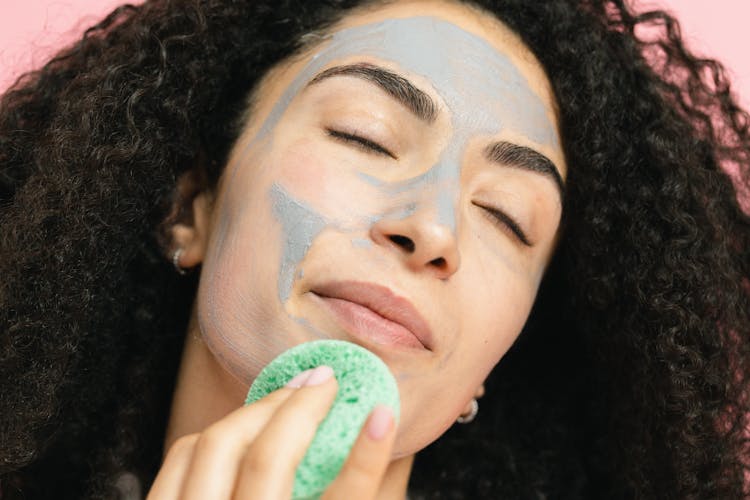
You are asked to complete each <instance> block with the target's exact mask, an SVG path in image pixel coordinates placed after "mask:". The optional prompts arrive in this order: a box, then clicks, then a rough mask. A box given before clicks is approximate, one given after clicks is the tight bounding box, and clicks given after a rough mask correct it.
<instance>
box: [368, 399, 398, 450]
mask: <svg viewBox="0 0 750 500" xmlns="http://www.w3.org/2000/svg"><path fill="white" fill-rule="evenodd" d="M392 426H393V412H391V409H390V408H389V407H388V406H384V405H380V406H377V407H376V408H375V409H374V410H373V411H372V413H371V414H370V419H369V420H368V421H367V435H368V436H370V439H373V440H375V441H380V440H381V439H383V438H384V437H385V436H386V434H388V432H389V431H390V430H391V427H392Z"/></svg>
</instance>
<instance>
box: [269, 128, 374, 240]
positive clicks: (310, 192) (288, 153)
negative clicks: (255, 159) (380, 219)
mask: <svg viewBox="0 0 750 500" xmlns="http://www.w3.org/2000/svg"><path fill="white" fill-rule="evenodd" d="M336 149H337V148H331V147H325V146H322V145H321V144H320V142H318V141H312V140H310V141H299V142H297V143H296V144H294V145H293V146H291V147H289V148H288V149H286V150H285V151H284V152H283V154H281V155H279V156H277V157H276V158H273V159H272V160H271V161H272V162H273V166H274V168H275V169H276V172H277V173H278V176H277V177H276V178H277V182H279V183H280V184H281V185H283V187H284V189H285V190H286V191H287V192H288V193H289V194H290V195H291V196H293V197H294V198H295V199H297V200H300V201H301V202H304V203H306V204H308V205H310V206H312V207H315V210H316V211H317V212H318V213H319V214H320V215H321V216H322V217H324V218H325V219H327V220H330V221H335V222H337V223H338V224H342V225H344V226H348V225H358V224H362V223H366V222H367V221H368V220H370V219H371V217H373V216H374V215H375V214H377V213H378V212H379V211H381V209H382V205H383V202H384V201H385V197H384V195H383V193H382V192H381V191H380V190H378V189H377V188H376V187H374V186H372V185H369V184H368V183H367V182H366V181H365V180H364V178H363V177H362V176H361V172H362V165H360V164H357V163H356V161H355V162H353V161H352V160H351V158H342V157H341V155H340V153H339V152H338V151H336ZM361 161H363V162H365V161H367V160H366V159H362V160H361Z"/></svg>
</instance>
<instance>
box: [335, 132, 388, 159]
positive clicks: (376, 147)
mask: <svg viewBox="0 0 750 500" xmlns="http://www.w3.org/2000/svg"><path fill="white" fill-rule="evenodd" d="M326 132H328V135H329V136H330V137H333V138H334V139H336V140H339V141H341V142H344V143H347V144H349V145H352V146H354V147H356V148H358V149H361V150H363V151H364V152H366V153H370V154H372V153H375V154H379V155H386V156H390V157H391V158H393V159H394V160H398V158H397V157H396V155H394V154H393V153H391V152H390V151H388V150H387V149H386V148H384V147H383V146H381V145H380V144H378V143H377V142H374V141H371V140H370V139H366V138H364V137H361V136H359V135H356V134H350V133H348V132H342V131H340V130H334V129H331V128H328V129H326Z"/></svg>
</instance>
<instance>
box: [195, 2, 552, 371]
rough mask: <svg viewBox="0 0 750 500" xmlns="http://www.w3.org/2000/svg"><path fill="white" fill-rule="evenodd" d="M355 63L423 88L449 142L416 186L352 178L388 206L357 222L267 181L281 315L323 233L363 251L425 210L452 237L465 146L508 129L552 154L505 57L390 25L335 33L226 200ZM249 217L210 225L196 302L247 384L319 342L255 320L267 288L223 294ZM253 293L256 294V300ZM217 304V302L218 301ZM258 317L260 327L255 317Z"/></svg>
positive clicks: (456, 34) (537, 107) (246, 211)
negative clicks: (325, 80) (301, 110)
mask: <svg viewBox="0 0 750 500" xmlns="http://www.w3.org/2000/svg"><path fill="white" fill-rule="evenodd" d="M360 55H361V56H364V57H366V58H369V59H377V60H383V61H387V62H389V63H391V64H392V65H394V66H395V67H397V68H400V69H401V70H403V71H404V72H408V73H410V74H413V75H418V76H419V77H422V78H424V79H425V80H426V81H428V82H430V84H431V85H432V86H433V89H434V91H435V92H436V93H437V94H438V95H439V97H440V98H441V99H442V100H443V102H444V105H445V107H446V108H447V111H448V113H449V116H450V125H451V136H450V139H449V141H448V143H447V145H446V146H445V147H444V148H443V150H442V151H441V152H440V155H439V158H438V160H437V161H436V162H435V163H434V164H433V165H431V166H429V168H426V169H425V171H424V172H423V173H422V174H420V175H418V176H416V177H412V178H409V179H405V180H400V181H397V182H387V181H384V180H382V179H380V178H378V177H377V176H374V175H370V174H365V173H364V172H360V173H359V174H358V181H359V182H360V183H361V184H362V185H364V186H367V189H370V190H374V191H376V192H377V193H378V195H379V196H381V197H383V198H385V199H388V200H391V203H389V204H388V206H389V210H388V211H387V212H385V213H365V214H361V216H360V217H354V218H352V219H350V220H347V221H345V222H343V221H340V220H337V219H336V218H332V217H330V216H329V215H327V214H323V213H321V212H320V211H319V210H318V209H317V208H316V207H315V206H313V204H311V203H310V202H309V201H308V200H303V199H298V198H297V197H295V195H294V194H293V193H292V192H291V191H290V190H289V189H287V186H285V185H284V184H283V182H273V183H272V184H271V185H270V187H268V189H267V192H266V200H265V202H266V203H269V204H270V205H271V212H272V214H273V217H274V219H275V220H276V222H277V223H278V224H279V225H280V226H281V230H280V232H281V235H282V241H280V242H277V243H275V245H277V248H278V250H279V255H278V269H277V270H276V273H275V278H276V280H275V283H273V284H272V286H273V287H274V288H275V289H274V292H275V293H274V296H275V298H276V301H277V303H276V304H273V307H276V308H280V309H279V310H283V309H284V308H285V305H286V304H287V302H288V301H289V299H290V295H291V293H292V290H293V286H294V283H295V279H297V278H299V277H301V276H303V273H304V269H303V268H302V267H301V264H302V262H303V261H304V259H305V257H306V255H307V254H308V251H309V250H310V248H311V247H312V246H313V244H314V243H315V241H316V239H317V238H318V237H319V236H320V234H321V233H322V232H323V231H324V230H328V229H330V230H334V231H341V232H351V233H352V234H353V236H352V237H351V244H352V245H353V246H356V247H359V248H366V247H367V246H368V245H370V244H371V242H370V241H369V240H367V239H365V238H362V234H363V232H362V230H363V229H365V230H366V229H367V226H368V225H371V224H373V223H374V222H376V221H378V220H381V219H383V218H405V217H408V216H410V215H412V214H414V213H415V212H417V211H422V210H426V211H429V213H431V214H433V216H434V217H435V218H436V220H437V222H439V223H440V224H442V225H444V226H445V227H447V228H449V229H450V231H452V232H455V231H456V230H457V224H458V222H457V207H456V205H457V202H458V198H459V191H460V182H459V181H460V175H461V160H462V157H463V155H464V152H465V150H466V147H467V144H468V143H469V141H471V140H473V139H475V138H481V137H487V136H496V135H498V134H500V133H502V132H503V131H504V130H507V129H510V130H512V131H513V133H514V134H517V135H522V136H524V137H526V138H528V139H529V140H530V141H533V142H534V143H537V144H540V145H543V146H549V147H552V148H559V145H558V139H557V132H556V128H555V126H554V125H553V123H552V122H551V121H550V119H549V117H548V113H547V108H546V107H545V105H544V103H543V102H542V101H541V99H540V98H539V97H538V96H537V95H536V94H535V93H534V92H533V91H532V90H531V88H530V87H529V85H528V83H527V81H526V79H525V78H524V76H523V75H522V74H521V73H520V71H519V70H518V68H517V67H516V66H515V65H514V63H513V62H512V61H511V60H510V59H509V58H508V57H506V56H504V55H503V54H501V53H499V52H498V51H497V50H496V49H495V48H493V47H492V46H490V45H489V44H488V43H487V42H486V41H484V40H483V39H481V38H479V37H478V36H476V35H473V34H471V33H469V32H467V31H464V30H462V29H461V28H459V27H458V26H456V25H454V24H451V23H450V22H447V21H444V20H441V19H438V18H432V17H412V18H404V19H391V20H386V21H383V22H379V23H374V24H368V25H363V26H357V27H353V28H348V29H343V30H341V31H338V32H336V33H334V34H333V35H331V36H330V38H329V39H328V40H327V41H326V42H324V44H323V45H322V48H321V49H320V50H319V51H318V52H317V53H316V54H315V55H314V56H313V57H312V59H311V60H310V61H309V63H308V64H307V65H306V66H305V67H304V68H303V69H302V70H301V71H300V72H299V73H298V75H297V76H296V78H295V79H294V80H293V82H292V83H291V84H290V85H289V86H288V87H287V89H286V90H285V91H284V93H283V95H282V97H281V98H280V99H279V100H278V102H277V103H276V104H275V106H274V107H273V109H272V111H271V112H270V114H269V115H268V117H267V118H266V119H265V121H264V123H263V124H262V126H261V128H260V130H259V132H258V134H257V135H256V137H255V138H254V139H253V140H252V141H251V142H250V143H249V145H248V146H247V147H246V149H245V150H244V151H243V152H242V153H241V154H240V155H239V156H240V160H239V161H236V162H234V164H233V165H230V166H229V167H228V170H227V172H226V174H225V175H226V176H227V177H228V179H229V182H227V185H228V186H229V187H228V191H229V192H228V195H227V198H228V199H230V200H232V199H235V198H239V195H237V196H235V195H236V193H232V190H233V189H235V183H234V182H233V181H232V179H233V178H234V176H236V175H238V174H237V172H236V170H237V169H238V168H240V166H241V165H242V164H243V163H245V162H247V161H248V160H247V158H249V157H251V156H252V155H255V154H258V152H263V151H267V150H269V149H272V148H273V147H274V145H273V143H274V141H273V133H274V130H275V129H276V127H277V124H278V123H279V121H280V120H281V119H282V118H283V116H284V114H285V112H286V111H287V109H288V107H289V106H290V103H292V101H293V100H294V99H295V97H296V96H298V95H299V94H300V92H302V91H303V90H304V89H305V87H306V86H307V85H308V84H309V82H310V81H311V80H313V79H314V78H315V76H316V75H318V74H319V73H320V72H321V71H323V70H325V69H327V68H330V67H331V66H333V65H334V63H335V62H337V61H340V60H343V59H346V60H351V58H352V57H354V56H360ZM243 158H244V159H243ZM271 167H273V166H271ZM233 170H234V171H233ZM254 208H255V206H254V205H247V206H242V207H230V208H229V210H228V212H229V213H230V215H229V218H230V220H228V221H227V220H220V221H219V222H218V224H217V227H218V229H217V236H216V238H215V240H216V243H215V244H214V245H213V248H212V249H210V257H211V258H212V259H213V262H207V264H206V265H204V273H203V277H202V280H203V282H202V283H201V290H202V291H201V296H202V297H203V299H202V300H201V304H200V306H199V320H200V326H201V331H202V333H203V336H204V338H205V340H206V342H207V344H208V345H209V347H210V348H211V349H212V351H213V352H214V354H215V355H216V356H217V358H218V359H220V360H221V361H222V362H223V363H224V364H225V366H226V367H227V368H228V369H229V370H230V371H231V372H232V373H233V374H234V375H235V376H237V377H238V378H239V379H240V380H243V381H245V382H249V381H250V380H251V379H252V377H253V376H254V374H256V373H257V371H258V370H259V369H260V368H261V367H262V366H263V365H264V364H265V363H266V362H268V361H269V360H270V359H271V358H273V357H274V356H275V355H277V354H278V353H280V352H281V351H282V350H284V349H285V348H287V347H289V346H290V345H293V344H294V343H297V342H300V341H303V340H312V339H314V338H318V337H325V336H326V334H325V333H324V332H319V331H317V330H315V329H314V328H312V327H310V326H309V325H307V323H306V322H305V320H304V319H302V318H296V317H295V315H294V314H293V313H290V312H289V311H288V310H285V312H284V314H285V315H286V316H287V319H289V318H291V319H292V320H294V322H295V324H296V325H301V327H302V330H303V331H306V332H307V336H308V338H306V339H305V338H302V336H301V335H297V336H296V337H295V338H293V339H292V340H290V339H285V338H284V335H285V334H284V332H283V331H278V327H279V325H281V324H283V323H279V322H266V321H264V319H263V314H262V313H258V311H260V310H261V306H260V305H258V303H262V302H263V301H264V300H265V299H261V298H260V297H268V296H269V294H268V290H267V289H266V288H265V287H268V286H269V285H271V283H270V282H263V281H261V282H260V283H250V284H248V283H243V284H241V285H236V286H238V287H244V289H241V290H235V291H233V290H232V289H231V287H232V286H235V284H234V283H233V282H232V281H231V280H227V279H228V278H229V277H230V274H231V269H229V267H228V266H229V265H230V264H229V262H231V261H235V262H236V261H238V260H239V257H238V256H237V255H236V252H235V250H233V248H232V246H233V245H235V244H237V242H236V241H235V238H234V236H233V232H234V231H235V230H236V227H237V226H236V224H235V223H234V220H238V219H242V218H246V217H250V216H252V214H251V213H250V212H251V211H252V210H253V209H254ZM355 233H356V236H354V234H355ZM230 257H231V258H230ZM250 271H251V272H252V270H250ZM227 286H229V287H230V289H229V290H227ZM254 287H260V288H263V290H260V289H259V291H257V292H254V291H253V288H254ZM233 292H236V293H237V294H238V295H240V296H242V297H243V299H242V305H240V304H232V301H233V299H232V297H231V294H232V293H233ZM219 295H220V296H221V297H222V298H221V299H219V298H217V297H219ZM243 306H244V307H243ZM263 307H265V308H266V309H268V308H270V307H271V305H270V304H263ZM220 310H221V312H220ZM253 311H255V313H254V312H253ZM225 315H229V316H234V318H233V321H230V322H227V321H225V320H224V319H223V316H225ZM257 315H260V318H258V317H255V316H257Z"/></svg>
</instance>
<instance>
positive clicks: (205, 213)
mask: <svg viewBox="0 0 750 500" xmlns="http://www.w3.org/2000/svg"><path fill="white" fill-rule="evenodd" d="M191 213H192V218H191V220H189V221H188V220H185V221H183V222H179V223H176V224H174V225H173V226H172V229H171V231H172V248H173V252H174V251H176V250H177V249H178V248H180V249H182V252H181V253H180V256H179V262H178V264H179V266H180V267H181V268H183V269H190V268H191V267H195V266H197V265H199V264H200V263H201V262H203V258H204V257H205V255H206V247H207V243H208V236H209V234H210V221H211V217H210V215H211V196H210V195H209V193H208V192H207V191H201V192H200V193H199V194H197V195H196V196H195V197H193V203H192V208H191Z"/></svg>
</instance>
